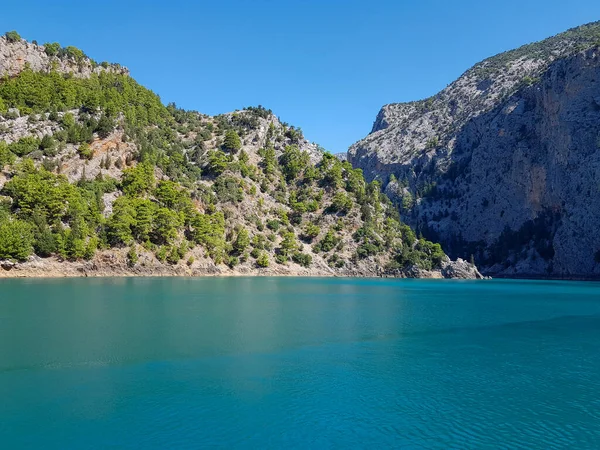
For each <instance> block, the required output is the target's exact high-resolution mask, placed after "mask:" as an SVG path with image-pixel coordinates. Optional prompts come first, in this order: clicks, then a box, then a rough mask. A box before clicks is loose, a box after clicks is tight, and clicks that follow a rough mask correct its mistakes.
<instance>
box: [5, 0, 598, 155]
mask: <svg viewBox="0 0 600 450" xmlns="http://www.w3.org/2000/svg"><path fill="white" fill-rule="evenodd" d="M595 20H600V1H598V0H570V1H568V2H567V1H565V0H503V1H500V2H498V1H496V2H489V1H485V0H456V1H452V0H378V1H366V0H360V1H359V0H304V1H299V0H298V1H286V0H279V1H276V0H212V1H210V2H208V1H191V0H188V1H183V0H170V1H160V2H159V1H152V0H145V1H142V0H134V1H127V0H119V1H115V0H96V1H87V0H86V1H82V0H79V1H60V0H56V1H49V0H44V1H18V0H17V1H7V2H3V4H2V8H1V12H0V30H13V29H15V30H17V31H18V32H19V33H20V34H21V35H22V36H23V37H24V38H26V39H28V40H33V39H36V40H37V41H38V42H39V43H44V42H47V41H50V42H54V41H58V42H60V43H61V44H62V45H64V46H66V45H74V46H76V47H79V48H81V49H82V50H83V51H85V52H86V53H87V54H88V55H89V56H91V57H93V58H94V59H96V60H98V61H104V60H107V61H111V62H119V63H121V64H123V65H125V66H127V67H129V69H130V70H131V73H132V75H133V77H134V78H136V79H137V80H138V81H139V82H140V83H141V84H143V85H145V86H146V87H148V88H150V89H152V90H153V91H154V92H156V93H157V94H159V95H160V96H161V98H162V100H163V101H164V102H165V103H168V102H175V103H176V104H177V105H178V106H180V107H183V108H186V109H196V110H199V111H201V112H203V113H207V114H219V113H224V112H228V111H232V110H235V109H240V108H242V107H244V106H249V105H253V106H254V105H258V104H262V105H263V106H265V107H267V108H271V109H272V110H273V111H274V112H275V114H277V115H279V116H280V117H281V118H282V119H283V120H285V121H287V122H289V123H291V124H293V125H296V126H300V127H301V128H302V129H303V130H304V134H305V135H306V137H307V138H308V139H310V140H312V141H315V142H317V143H320V144H321V145H323V146H324V147H325V148H327V149H328V150H330V151H332V152H341V151H346V149H347V147H348V146H349V145H350V144H352V143H353V142H355V141H356V140H358V139H360V138H362V137H364V136H365V135H366V134H368V133H369V131H370V129H371V126H372V124H373V120H374V119H375V116H376V114H377V112H378V111H379V108H380V107H381V106H382V105H384V104H386V103H393V102H401V101H409V100H417V99H420V98H424V97H428V96H430V95H433V94H435V93H436V92H438V91H439V90H440V89H443V88H444V87H445V86H446V85H447V84H449V83H450V82H452V81H453V80H454V79H456V78H457V77H458V76H460V75H461V73H463V72H464V71H465V70H466V69H468V68H469V67H470V66H472V65H473V64H474V63H476V62H478V61H480V60H481V59H484V58H486V57H488V56H491V55H494V54H496V53H499V52H502V51H504V50H508V49H511V48H514V47H517V46H519V45H521V44H525V43H528V42H532V41H536V40H539V39H542V38H545V37H548V36H551V35H553V34H556V33H558V32H561V31H564V30H566V29H567V28H571V27H573V26H577V25H580V24H583V23H587V22H592V21H595Z"/></svg>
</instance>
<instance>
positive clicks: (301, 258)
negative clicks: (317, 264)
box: [292, 252, 312, 267]
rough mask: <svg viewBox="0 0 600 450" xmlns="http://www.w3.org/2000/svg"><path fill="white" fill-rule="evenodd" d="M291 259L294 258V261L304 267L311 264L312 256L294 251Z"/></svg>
mask: <svg viewBox="0 0 600 450" xmlns="http://www.w3.org/2000/svg"><path fill="white" fill-rule="evenodd" d="M292 259H293V260H294V262H296V263H298V264H300V265H301V266H304V267H309V266H310V265H311V264H312V256H310V255H308V254H306V253H301V252H296V253H294V255H293V256H292Z"/></svg>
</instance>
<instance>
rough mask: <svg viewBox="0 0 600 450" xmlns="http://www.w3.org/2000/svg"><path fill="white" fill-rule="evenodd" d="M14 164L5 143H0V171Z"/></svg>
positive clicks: (13, 159)
mask: <svg viewBox="0 0 600 450" xmlns="http://www.w3.org/2000/svg"><path fill="white" fill-rule="evenodd" d="M14 162H15V155H14V154H13V153H12V152H11V151H10V150H9V148H8V145H6V142H4V141H0V169H2V168H3V167H4V166H6V165H7V164H12V163H14Z"/></svg>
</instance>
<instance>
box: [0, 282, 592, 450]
mask: <svg viewBox="0 0 600 450" xmlns="http://www.w3.org/2000/svg"><path fill="white" fill-rule="evenodd" d="M0 443H1V444H0V446H1V447H2V448H7V449H13V448H15V449H18V448H46V449H54V448H56V449H66V448H69V449H71V448H123V447H127V448H215V447H217V448H219V447H220V448H364V447H370V448H392V447H393V448H398V447H400V448H409V449H410V448H441V449H448V448H460V449H464V448H490V449H491V448H541V449H551V448H600V284H593V283H563V282H531V281H479V282H457V281H424V280H349V279H294V278H284V279H274V278H255V279H253V278H234V279H220V278H205V279H91V280H90V279H77V280H66V281H65V280H50V281H48V280H3V281H0Z"/></svg>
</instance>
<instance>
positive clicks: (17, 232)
mask: <svg viewBox="0 0 600 450" xmlns="http://www.w3.org/2000/svg"><path fill="white" fill-rule="evenodd" d="M33 242H34V238H33V232H32V229H31V225H29V224H28V223H27V222H24V221H22V220H12V219H8V218H5V219H0V259H12V260H17V261H25V260H26V259H27V258H28V257H29V256H30V255H31V253H32V252H33Z"/></svg>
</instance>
